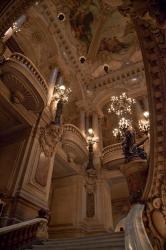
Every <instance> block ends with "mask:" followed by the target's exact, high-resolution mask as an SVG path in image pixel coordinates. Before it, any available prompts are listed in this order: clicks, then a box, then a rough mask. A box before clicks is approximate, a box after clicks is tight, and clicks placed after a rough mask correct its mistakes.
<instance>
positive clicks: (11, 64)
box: [1, 53, 48, 113]
mask: <svg viewBox="0 0 166 250" xmlns="http://www.w3.org/2000/svg"><path fill="white" fill-rule="evenodd" d="M1 79H2V81H3V82H4V84H5V86H6V87H7V88H8V89H9V91H10V93H11V101H12V102H13V103H18V104H22V105H23V106H24V107H25V108H26V109H27V110H31V111H33V112H34V113H39V112H41V111H42V109H43V108H44V107H45V106H46V104H47V94H48V86H47V83H46V81H45V79H44V78H43V76H42V75H41V74H40V72H39V71H38V69H37V68H36V66H35V65H34V64H33V63H32V62H31V61H30V60H29V59H28V58H27V57H26V56H24V55H22V54H20V53H13V54H12V55H11V57H10V58H8V59H6V61H5V62H4V63H3V64H2V65H1Z"/></svg>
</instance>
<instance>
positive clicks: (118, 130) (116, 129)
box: [112, 128, 122, 137]
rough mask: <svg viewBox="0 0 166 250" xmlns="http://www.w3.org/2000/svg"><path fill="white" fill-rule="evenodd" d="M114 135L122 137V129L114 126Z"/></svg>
mask: <svg viewBox="0 0 166 250" xmlns="http://www.w3.org/2000/svg"><path fill="white" fill-rule="evenodd" d="M112 133H113V136H114V137H121V136H122V131H121V130H120V129H119V128H114V129H113V130H112Z"/></svg>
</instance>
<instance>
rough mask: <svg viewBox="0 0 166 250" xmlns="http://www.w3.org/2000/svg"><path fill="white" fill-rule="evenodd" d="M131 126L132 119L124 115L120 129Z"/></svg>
mask: <svg viewBox="0 0 166 250" xmlns="http://www.w3.org/2000/svg"><path fill="white" fill-rule="evenodd" d="M130 126H131V120H129V119H126V118H125V117H122V118H121V119H120V120H119V129H120V130H122V131H123V130H125V129H127V128H128V127H130Z"/></svg>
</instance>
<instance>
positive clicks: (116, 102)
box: [108, 92, 135, 116]
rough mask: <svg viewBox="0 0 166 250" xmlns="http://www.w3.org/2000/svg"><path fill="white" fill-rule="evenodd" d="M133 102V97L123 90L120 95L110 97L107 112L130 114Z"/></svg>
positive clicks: (119, 114)
mask: <svg viewBox="0 0 166 250" xmlns="http://www.w3.org/2000/svg"><path fill="white" fill-rule="evenodd" d="M134 104H135V99H133V98H131V97H128V96H127V95H126V93H125V92H124V93H122V94H121V95H120V96H112V97H111V99H110V104H109V108H108V112H109V113H115V114H116V115H117V116H122V115H124V114H131V111H132V107H133V105H134Z"/></svg>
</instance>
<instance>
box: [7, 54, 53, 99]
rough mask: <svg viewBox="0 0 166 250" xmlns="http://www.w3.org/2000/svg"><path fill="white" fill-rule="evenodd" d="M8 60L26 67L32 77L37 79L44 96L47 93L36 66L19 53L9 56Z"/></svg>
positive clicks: (46, 87)
mask: <svg viewBox="0 0 166 250" xmlns="http://www.w3.org/2000/svg"><path fill="white" fill-rule="evenodd" d="M10 60H14V61H17V62H19V63H20V64H22V65H24V66H26V67H27V68H28V69H29V71H30V72H31V73H32V75H33V76H34V77H35V78H36V79H37V81H38V82H39V83H40V85H41V86H42V88H43V89H44V91H45V93H46V95H47V93H48V86H47V83H46V81H45V79H44V78H43V76H42V75H41V74H40V72H39V70H38V69H37V68H36V66H35V65H34V64H33V63H32V62H31V61H30V60H29V59H28V58H27V57H26V56H24V55H23V54H21V53H14V54H12V55H11V57H10Z"/></svg>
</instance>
